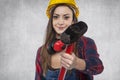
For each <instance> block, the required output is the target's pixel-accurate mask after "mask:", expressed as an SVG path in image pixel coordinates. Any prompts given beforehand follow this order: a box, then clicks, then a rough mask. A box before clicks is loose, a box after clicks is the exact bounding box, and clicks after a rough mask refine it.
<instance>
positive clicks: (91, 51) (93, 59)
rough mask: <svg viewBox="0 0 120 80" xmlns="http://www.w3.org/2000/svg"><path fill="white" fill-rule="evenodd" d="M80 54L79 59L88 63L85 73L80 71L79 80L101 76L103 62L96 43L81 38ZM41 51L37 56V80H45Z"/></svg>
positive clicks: (88, 79)
mask: <svg viewBox="0 0 120 80" xmlns="http://www.w3.org/2000/svg"><path fill="white" fill-rule="evenodd" d="M77 46H78V53H79V57H80V58H82V59H84V60H85V62H86V69H85V70H83V71H78V70H77V73H76V75H77V76H78V77H79V78H80V79H79V80H93V75H96V74H100V73H101V72H102V71H103V69H104V67H103V64H102V61H101V60H100V58H99V54H98V53H97V48H96V45H95V42H94V41H93V40H92V39H91V38H88V37H81V38H80V39H79V40H78V45H77ZM40 49H41V48H39V49H38V51H37V56H36V62H35V65H36V74H35V80H43V77H42V68H41V64H40Z"/></svg>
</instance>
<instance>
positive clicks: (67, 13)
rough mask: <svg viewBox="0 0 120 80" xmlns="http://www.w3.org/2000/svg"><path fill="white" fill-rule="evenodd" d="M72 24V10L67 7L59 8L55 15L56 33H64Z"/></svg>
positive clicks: (54, 26)
mask: <svg viewBox="0 0 120 80" xmlns="http://www.w3.org/2000/svg"><path fill="white" fill-rule="evenodd" d="M72 23H73V13H72V10H71V9H70V8H69V7H67V6H58V7H57V8H56V9H55V11H54V13H53V28H54V30H55V31H56V33H57V34H61V33H63V32H64V31H65V30H66V29H67V28H68V27H69V26H70V25H71V24H72Z"/></svg>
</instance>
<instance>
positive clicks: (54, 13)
mask: <svg viewBox="0 0 120 80" xmlns="http://www.w3.org/2000/svg"><path fill="white" fill-rule="evenodd" d="M53 15H57V16H59V14H56V13H54V14H53ZM69 15H70V14H64V16H69Z"/></svg>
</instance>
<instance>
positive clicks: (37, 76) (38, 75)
mask: <svg viewBox="0 0 120 80" xmlns="http://www.w3.org/2000/svg"><path fill="white" fill-rule="evenodd" d="M40 50H41V48H39V49H38V51H37V55H36V60H35V66H36V69H35V70H36V71H35V80H42V79H41V75H42V68H41V65H40Z"/></svg>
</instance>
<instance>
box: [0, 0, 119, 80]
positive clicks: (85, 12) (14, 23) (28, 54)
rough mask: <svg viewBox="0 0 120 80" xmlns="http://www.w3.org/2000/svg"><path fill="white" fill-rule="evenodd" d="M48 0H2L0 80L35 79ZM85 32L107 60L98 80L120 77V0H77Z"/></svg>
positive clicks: (113, 79) (103, 59)
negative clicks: (86, 27) (85, 25)
mask: <svg viewBox="0 0 120 80" xmlns="http://www.w3.org/2000/svg"><path fill="white" fill-rule="evenodd" d="M47 4H48V0H0V80H34V76H35V57H36V51H37V49H38V47H40V46H41V45H42V43H43V40H44V35H45V28H46V25H47V21H48V18H47V17H46V14H45V10H46V7H47ZM77 4H78V5H79V8H80V16H79V21H80V20H82V21H84V22H86V23H87V25H88V31H87V33H86V34H85V36H88V37H91V38H93V39H94V40H95V42H96V45H97V48H98V52H99V54H100V58H101V59H102V61H103V64H104V67H105V69H104V71H103V73H101V74H99V75H96V76H95V80H120V76H119V74H120V68H119V67H120V62H119V59H120V54H119V52H120V49H119V46H120V36H119V34H120V26H119V25H120V0H77Z"/></svg>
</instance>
